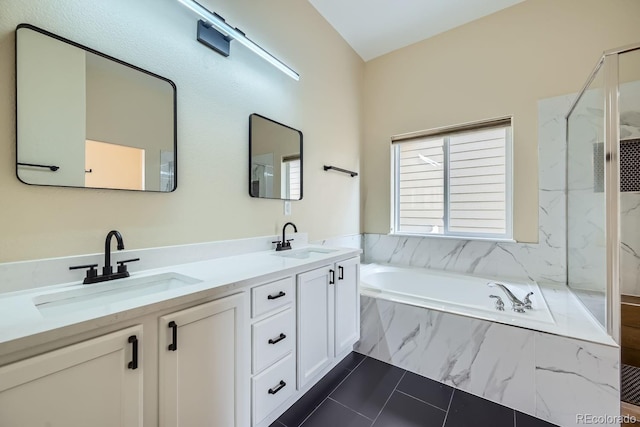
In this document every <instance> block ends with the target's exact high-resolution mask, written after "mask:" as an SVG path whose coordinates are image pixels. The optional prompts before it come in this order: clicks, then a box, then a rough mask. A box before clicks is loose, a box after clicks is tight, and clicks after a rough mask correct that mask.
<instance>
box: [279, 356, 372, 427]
mask: <svg viewBox="0 0 640 427" xmlns="http://www.w3.org/2000/svg"><path fill="white" fill-rule="evenodd" d="M358 354H360V353H358ZM363 356H364V357H363V358H362V360H361V361H360V363H358V364H357V365H356V366H355V367H354V368H353V370H351V371H349V370H348V369H345V371H349V373H348V374H347V375H345V377H344V378H343V379H342V380H341V381H340V382H339V383H338V385H336V386H335V387H334V388H332V389H331V391H330V392H329V393H327V395H326V396H325V397H324V399H322V402H320V403H319V404H318V405H317V406H316V407H315V408H313V411H311V412H310V413H309V415H307V416H306V417H305V418H304V419H303V420H302V422H301V423H300V424H298V425H297V426H296V427H301V426H302V425H303V424H304V423H306V422H307V420H308V419H309V418H310V417H311V415H313V414H314V413H315V412H316V411H317V410H318V408H319V407H320V406H322V404H323V403H324V402H326V400H327V399H329V396H331V393H333V392H334V391H336V389H337V388H338V387H340V386H341V385H342V383H343V382H345V381H346V380H347V378H349V376H350V375H351V374H353V373H354V372H355V371H356V369H358V367H359V366H360V365H361V364H362V362H364V361H365V360H366V359H367V357H369V356H367V355H366V354H363ZM336 366H337V365H336ZM329 372H331V371H329ZM327 373H328V372H327ZM325 375H326V374H325ZM318 382H320V381H318ZM316 384H317V383H316ZM314 387H315V385H314ZM312 388H313V387H312ZM309 390H311V389H309ZM309 390H307V393H308V392H309ZM305 394H306V393H305ZM331 400H333V399H331ZM336 402H337V401H336ZM338 403H339V402H338ZM349 409H351V408H349ZM354 412H355V411H354ZM367 419H368V418H367ZM278 422H280V421H278ZM280 424H282V423H280ZM283 425H284V424H283ZM285 427H287V426H285Z"/></svg>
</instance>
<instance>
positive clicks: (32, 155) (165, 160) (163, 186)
mask: <svg viewBox="0 0 640 427" xmlns="http://www.w3.org/2000/svg"><path fill="white" fill-rule="evenodd" d="M175 105H176V87H175V85H174V84H173V82H172V81H171V80H168V79H165V78H164V77H160V76H157V75H155V74H153V73H150V72H148V71H145V70H142V69H140V68H138V67H135V66H133V65H130V64H127V63H124V62H122V61H119V60H117V59H115V58H112V57H109V56H107V55H104V54H102V53H100V52H97V51H95V50H93V49H90V48H87V47H84V46H81V45H79V44H77V43H74V42H72V41H69V40H66V39H63V38H61V37H58V36H56V35H54V34H51V33H49V32H47V31H45V30H42V29H39V28H37V27H34V26H32V25H28V24H20V25H19V26H18V27H17V28H16V114H17V120H16V126H17V130H16V132H17V149H16V154H17V158H16V163H17V165H16V173H17V176H18V179H19V180H20V181H22V182H24V183H26V184H35V185H49V186H64V187H86V188H109V189H123V190H138V191H159V192H170V191H173V190H175V188H176V184H177V183H176V177H177V174H176V170H177V163H176V160H177V159H176V109H175Z"/></svg>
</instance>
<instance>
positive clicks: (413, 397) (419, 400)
mask: <svg viewBox="0 0 640 427" xmlns="http://www.w3.org/2000/svg"><path fill="white" fill-rule="evenodd" d="M395 391H397V392H398V393H401V394H404V395H405V396H407V397H410V398H412V399H415V400H417V401H418V402H421V403H424V404H425V405H429V406H432V407H434V408H436V409H439V410H441V411H442V412H447V410H446V409H442V408H440V407H438V406H436V405H434V404H433V403H429V402H427V401H424V400H422V399H418V398H417V397H415V396H412V395H410V394H409V393H406V392H404V391H402V390H395Z"/></svg>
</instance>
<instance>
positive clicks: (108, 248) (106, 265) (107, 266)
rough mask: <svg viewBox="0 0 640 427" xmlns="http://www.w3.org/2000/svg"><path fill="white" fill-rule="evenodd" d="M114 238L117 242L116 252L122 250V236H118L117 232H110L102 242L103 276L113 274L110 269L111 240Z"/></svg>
mask: <svg viewBox="0 0 640 427" xmlns="http://www.w3.org/2000/svg"><path fill="white" fill-rule="evenodd" d="M114 236H115V238H116V240H117V241H118V250H119V251H121V250H123V249H124V242H123V241H122V234H120V232H119V231H118V230H111V231H110V232H109V233H108V234H107V238H106V239H105V241H104V267H102V275H103V276H108V275H110V274H113V267H111V238H112V237H114Z"/></svg>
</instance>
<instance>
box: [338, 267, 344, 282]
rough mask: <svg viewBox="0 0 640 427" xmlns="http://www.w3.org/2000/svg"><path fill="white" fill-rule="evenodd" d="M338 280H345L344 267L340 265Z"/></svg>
mask: <svg viewBox="0 0 640 427" xmlns="http://www.w3.org/2000/svg"><path fill="white" fill-rule="evenodd" d="M338 280H344V267H342V266H341V265H339V266H338Z"/></svg>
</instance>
